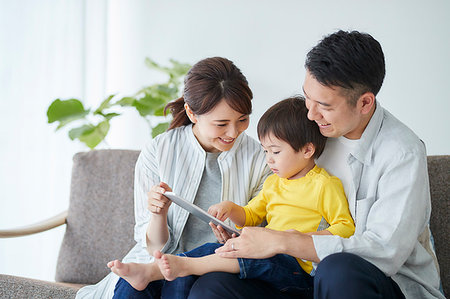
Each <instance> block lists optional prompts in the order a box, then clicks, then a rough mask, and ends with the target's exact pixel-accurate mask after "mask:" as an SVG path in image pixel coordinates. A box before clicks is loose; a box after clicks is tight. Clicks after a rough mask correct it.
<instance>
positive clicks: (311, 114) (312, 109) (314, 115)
mask: <svg viewBox="0 0 450 299" xmlns="http://www.w3.org/2000/svg"><path fill="white" fill-rule="evenodd" d="M318 115H319V113H318V112H317V104H314V103H311V104H310V105H309V109H308V114H307V116H308V119H309V120H316V119H318Z"/></svg>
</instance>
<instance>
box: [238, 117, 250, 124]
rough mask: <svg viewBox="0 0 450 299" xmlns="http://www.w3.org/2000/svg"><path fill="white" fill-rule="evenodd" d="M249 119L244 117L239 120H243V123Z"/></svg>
mask: <svg viewBox="0 0 450 299" xmlns="http://www.w3.org/2000/svg"><path fill="white" fill-rule="evenodd" d="M247 120H248V118H243V119H240V120H239V121H240V122H241V123H244V122H246V121H247Z"/></svg>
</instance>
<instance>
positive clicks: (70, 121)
mask: <svg viewBox="0 0 450 299" xmlns="http://www.w3.org/2000/svg"><path fill="white" fill-rule="evenodd" d="M145 64H146V65H147V66H148V67H149V68H151V69H154V70H156V71H159V72H162V73H164V74H166V75H167V76H168V79H167V81H166V82H163V83H156V84H152V85H149V86H145V87H143V88H142V89H140V90H139V91H138V92H136V93H135V94H134V95H131V96H126V97H119V96H117V95H115V94H112V95H110V96H108V97H107V98H106V99H105V100H103V101H102V102H101V103H100V105H99V106H98V107H97V108H96V109H89V108H85V107H84V105H83V103H82V101H80V100H78V99H66V100H61V99H56V100H54V101H53V102H52V103H51V104H50V106H49V107H48V110H47V118H48V123H54V122H56V123H58V126H57V127H56V130H59V129H61V128H63V127H66V126H68V125H70V126H71V129H70V130H69V132H68V135H69V137H70V139H72V140H75V139H78V140H79V141H81V142H83V143H84V144H86V145H87V146H88V147H89V148H90V149H94V148H95V147H96V146H97V145H98V144H99V143H100V142H102V141H103V140H104V139H105V137H106V135H107V134H108V132H109V129H110V121H111V119H113V118H114V117H117V116H120V115H121V114H120V113H119V112H118V111H120V110H121V109H123V108H134V109H135V110H136V111H137V112H138V113H139V115H140V116H141V117H143V118H144V119H145V120H146V121H147V122H148V124H149V127H150V130H151V134H152V137H155V136H157V135H158V134H160V133H162V132H164V131H166V130H167V128H168V126H169V121H170V116H165V115H164V107H165V106H166V105H167V103H169V102H170V101H172V100H174V99H177V98H179V97H180V96H181V95H180V92H181V85H182V83H183V78H184V75H185V74H186V73H187V71H188V70H189V69H190V67H191V66H190V65H189V64H186V63H180V62H178V61H176V60H173V59H171V60H170V64H171V66H169V67H166V66H161V65H159V64H157V63H156V62H155V61H153V60H151V59H150V58H146V59H145ZM155 120H156V121H155ZM155 123H156V124H155Z"/></svg>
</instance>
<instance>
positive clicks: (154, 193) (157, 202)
mask: <svg viewBox="0 0 450 299" xmlns="http://www.w3.org/2000/svg"><path fill="white" fill-rule="evenodd" d="M166 191H172V188H170V187H169V186H168V185H167V184H166V183H163V182H161V183H159V185H155V186H152V188H151V189H150V191H149V192H148V193H147V198H148V199H147V209H148V210H149V211H150V212H151V213H152V214H153V215H167V212H168V210H169V206H170V204H171V203H172V202H171V201H170V200H169V199H168V198H167V197H165V196H164V195H163V194H164V193H165V192H166Z"/></svg>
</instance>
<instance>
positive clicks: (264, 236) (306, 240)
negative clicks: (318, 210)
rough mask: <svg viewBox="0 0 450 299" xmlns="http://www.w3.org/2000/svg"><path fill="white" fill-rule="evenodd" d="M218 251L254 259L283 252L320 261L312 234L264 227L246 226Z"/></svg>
mask: <svg viewBox="0 0 450 299" xmlns="http://www.w3.org/2000/svg"><path fill="white" fill-rule="evenodd" d="M232 244H233V246H232ZM233 248H234V250H233ZM216 253H218V254H219V256H221V257H227V258H238V257H241V258H254V259H262V258H268V257H272V256H274V255H276V254H280V253H283V254H288V255H291V256H295V257H297V258H302V259H305V260H309V261H313V262H316V263H318V262H319V261H320V260H319V258H318V256H317V253H316V250H315V248H314V243H313V240H312V237H311V236H310V235H307V234H303V233H300V232H298V231H275V230H271V229H267V228H262V227H244V229H243V230H242V233H241V235H240V236H239V237H237V238H232V239H229V240H228V241H227V242H226V243H225V245H224V246H222V247H220V248H219V249H217V250H216Z"/></svg>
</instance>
